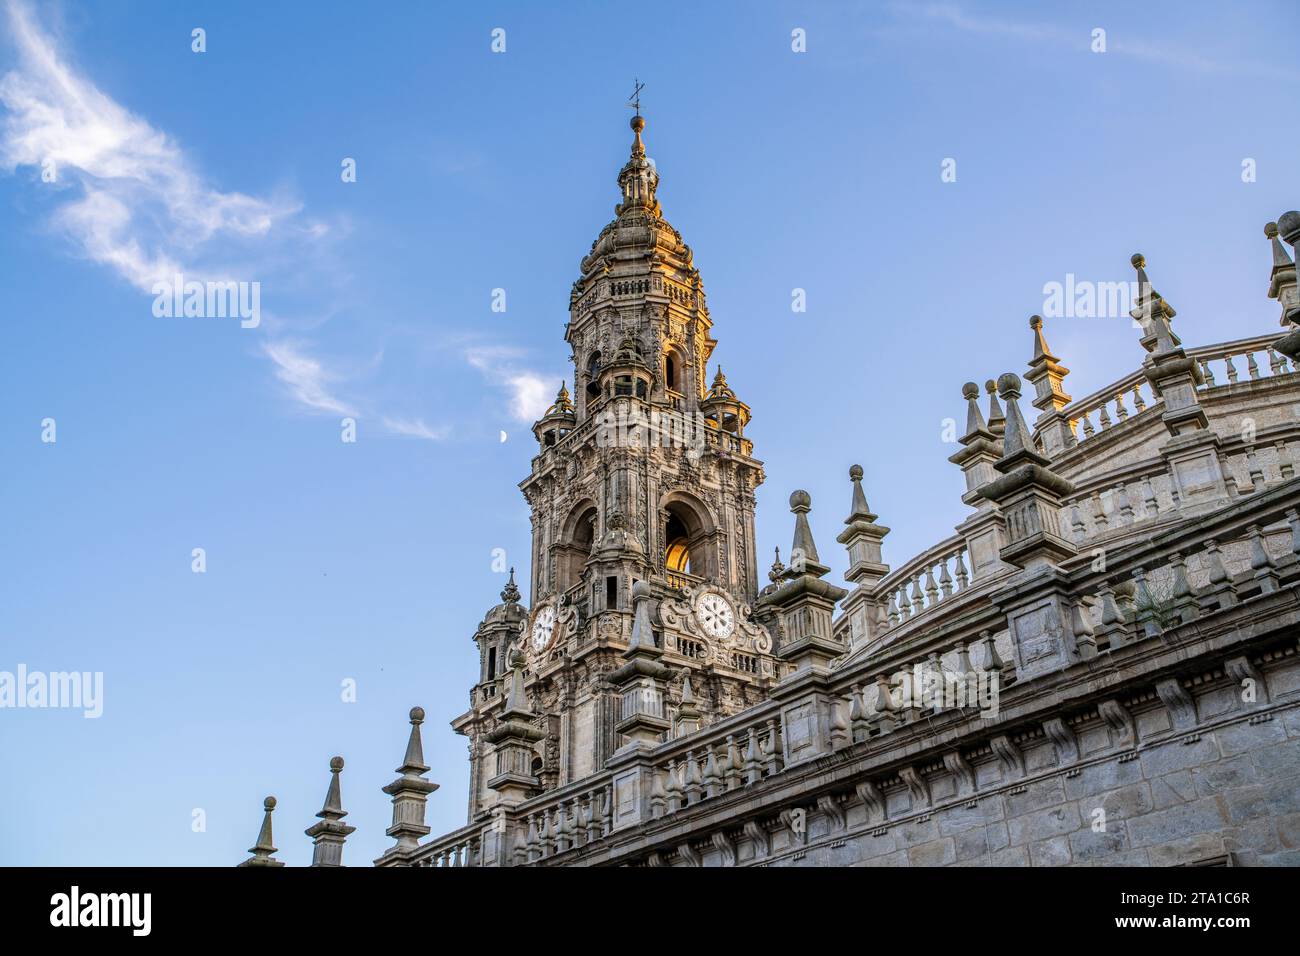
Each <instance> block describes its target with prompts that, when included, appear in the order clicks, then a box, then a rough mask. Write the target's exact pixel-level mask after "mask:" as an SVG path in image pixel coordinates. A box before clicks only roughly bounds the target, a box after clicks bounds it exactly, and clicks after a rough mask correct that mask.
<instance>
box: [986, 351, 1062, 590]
mask: <svg viewBox="0 0 1300 956" xmlns="http://www.w3.org/2000/svg"><path fill="white" fill-rule="evenodd" d="M998 392H999V394H1000V395H1001V396H1002V399H1003V401H1005V402H1006V406H1007V431H1006V436H1005V439H1004V449H1003V455H1002V457H1001V458H999V459H998V461H997V462H996V464H994V466H993V467H994V468H995V469H996V470H997V471H999V472H1000V473H1001V475H1002V477H1000V478H998V479H996V480H994V481H993V482H991V483H990V484H988V485H986V486H985V487H983V488H981V489H980V494H982V495H983V496H984V497H986V498H988V499H989V500H990V501H992V502H994V503H995V504H996V505H997V506H998V509H999V510H1000V511H1001V512H1002V514H1003V516H1004V517H1005V518H1006V525H1007V535H1008V539H1009V540H1008V542H1007V544H1006V546H1005V547H1003V548H1002V553H1001V557H1002V560H1004V561H1007V562H1009V563H1011V564H1016V565H1019V566H1021V567H1027V568H1028V567H1038V566H1041V565H1045V564H1051V563H1053V562H1054V561H1057V560H1061V559H1064V558H1067V557H1069V556H1071V555H1073V554H1075V553H1077V551H1078V549H1077V548H1076V547H1075V545H1074V543H1073V542H1072V541H1070V540H1068V539H1067V538H1066V537H1065V536H1064V535H1063V534H1062V532H1061V525H1060V511H1061V499H1062V498H1063V497H1064V496H1066V495H1068V494H1070V493H1071V492H1073V491H1074V486H1073V485H1072V484H1070V482H1068V481H1066V480H1065V479H1064V478H1062V477H1061V476H1060V475H1058V474H1056V472H1054V471H1051V470H1050V469H1049V467H1048V466H1049V464H1050V463H1049V462H1048V460H1047V459H1046V458H1045V457H1044V456H1043V455H1042V454H1041V453H1039V451H1038V449H1037V448H1036V447H1035V445H1034V440H1033V438H1032V437H1031V436H1030V434H1029V429H1028V428H1027V427H1026V426H1025V420H1024V417H1023V416H1022V415H1021V413H1020V401H1019V400H1020V377H1019V376H1017V375H1015V374H1013V373H1011V372H1007V373H1006V374H1004V375H1002V376H1001V377H1000V378H999V379H998Z"/></svg>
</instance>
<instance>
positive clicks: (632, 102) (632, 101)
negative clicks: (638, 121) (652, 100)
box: [627, 76, 645, 116]
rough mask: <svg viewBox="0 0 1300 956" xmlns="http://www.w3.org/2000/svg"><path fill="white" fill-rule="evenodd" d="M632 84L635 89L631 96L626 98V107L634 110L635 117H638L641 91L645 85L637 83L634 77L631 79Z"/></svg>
mask: <svg viewBox="0 0 1300 956" xmlns="http://www.w3.org/2000/svg"><path fill="white" fill-rule="evenodd" d="M632 83H633V84H634V85H635V89H633V90H632V95H631V96H630V97H628V101H627V105H628V106H629V107H631V108H632V109H634V110H636V115H637V116H640V115H641V91H642V90H644V89H645V84H644V83H641V82H640V81H638V80H637V78H636V77H635V76H634V77H632Z"/></svg>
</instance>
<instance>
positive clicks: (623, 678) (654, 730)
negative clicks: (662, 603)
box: [610, 581, 671, 750]
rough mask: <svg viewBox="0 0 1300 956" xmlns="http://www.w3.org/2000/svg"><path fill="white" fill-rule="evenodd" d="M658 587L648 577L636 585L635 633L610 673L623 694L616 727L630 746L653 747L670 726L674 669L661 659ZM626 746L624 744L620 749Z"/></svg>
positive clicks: (633, 597)
mask: <svg viewBox="0 0 1300 956" xmlns="http://www.w3.org/2000/svg"><path fill="white" fill-rule="evenodd" d="M653 597H654V589H653V588H652V587H650V584H649V582H647V581H638V582H636V584H634V585H633V586H632V604H633V611H632V637H631V640H629V642H628V645H627V649H626V650H624V651H623V657H624V658H626V661H625V662H624V663H623V664H622V665H620V666H619V667H617V668H616V669H615V670H614V671H613V673H611V674H610V682H611V683H612V684H613V685H614V686H615V687H617V688H618V690H619V694H620V695H621V697H622V706H621V711H622V714H623V717H622V719H621V720H620V721H619V722H618V723H617V724H616V725H615V726H614V729H615V730H616V731H617V732H618V733H620V734H623V735H624V736H626V737H627V738H628V744H627V747H628V748H637V747H653V746H655V745H656V744H658V743H659V742H660V740H661V739H662V734H663V733H664V731H666V730H668V720H667V718H666V717H665V716H664V681H665V679H666V678H667V677H668V675H669V674H670V673H671V672H670V671H669V669H668V668H667V667H665V666H664V665H663V662H662V661H661V660H660V658H661V657H663V648H661V647H660V646H659V645H658V644H657V643H656V642H655V635H654V629H653V626H652V624H651V620H650V602H651V600H652V599H653ZM622 749H625V748H620V750H622Z"/></svg>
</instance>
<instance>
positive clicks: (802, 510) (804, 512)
mask: <svg viewBox="0 0 1300 956" xmlns="http://www.w3.org/2000/svg"><path fill="white" fill-rule="evenodd" d="M811 510H812V495H810V494H808V492H806V491H803V490H799V491H795V492H793V493H792V494H791V495H790V511H791V513H792V514H793V515H794V544H793V545H791V547H790V568H789V570H787V571H786V576H787V577H791V578H794V577H800V576H802V575H804V574H811V575H812V576H813V577H818V578H819V577H821V576H822V575H823V574H826V573H827V572H828V571H830V568H828V567H827V566H826V565H824V564H822V563H821V558H820V557H818V555H817V543H816V542H815V541H813V536H812V528H811V527H809V525H808V512H809V511H811Z"/></svg>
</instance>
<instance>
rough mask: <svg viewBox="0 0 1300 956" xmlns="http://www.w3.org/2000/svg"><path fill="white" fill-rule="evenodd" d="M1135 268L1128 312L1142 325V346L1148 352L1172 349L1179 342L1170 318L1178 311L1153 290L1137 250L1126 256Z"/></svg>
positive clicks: (1143, 258) (1144, 262) (1179, 343)
mask: <svg viewBox="0 0 1300 956" xmlns="http://www.w3.org/2000/svg"><path fill="white" fill-rule="evenodd" d="M1129 262H1130V263H1132V265H1133V268H1134V269H1135V270H1137V285H1138V298H1137V302H1136V303H1134V305H1133V308H1132V309H1131V310H1130V311H1129V315H1130V316H1131V317H1132V318H1133V320H1134V321H1135V322H1137V323H1138V325H1140V326H1141V327H1142V347H1143V348H1144V349H1146V350H1147V351H1148V352H1172V351H1173V350H1174V349H1176V348H1178V346H1179V345H1181V344H1182V343H1181V342H1180V341H1179V339H1178V336H1176V335H1175V334H1174V332H1173V328H1172V327H1171V326H1170V321H1171V320H1172V319H1173V318H1174V316H1176V315H1177V314H1178V313H1177V312H1175V311H1174V307H1173V306H1172V305H1170V304H1169V303H1168V302H1166V301H1165V298H1164V296H1162V295H1161V294H1160V293H1159V292H1157V291H1156V290H1155V288H1154V287H1152V285H1151V280H1150V279H1149V278H1147V270H1146V265H1147V260H1146V257H1145V256H1144V255H1142V253H1140V252H1135V253H1133V255H1132V257H1131V258H1130V259H1129Z"/></svg>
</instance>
